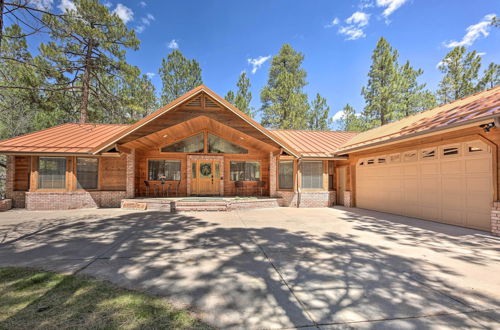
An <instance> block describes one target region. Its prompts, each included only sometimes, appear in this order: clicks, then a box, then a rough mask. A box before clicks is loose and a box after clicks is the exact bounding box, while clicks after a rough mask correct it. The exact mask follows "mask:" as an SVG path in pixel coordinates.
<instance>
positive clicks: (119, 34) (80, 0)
mask: <svg viewBox="0 0 500 330" xmlns="http://www.w3.org/2000/svg"><path fill="white" fill-rule="evenodd" d="M73 4H74V6H75V9H74V10H73V9H68V10H67V11H66V13H65V15H64V16H62V17H59V16H53V15H47V14H46V15H44V16H43V18H42V19H43V21H44V23H45V24H46V25H47V26H48V27H49V28H50V37H51V39H52V41H49V42H47V43H46V44H41V46H40V53H41V54H42V56H43V57H44V59H45V60H46V61H48V63H49V64H48V66H50V67H51V68H52V80H55V81H57V86H54V88H59V89H60V90H63V91H64V90H65V91H71V92H72V93H73V94H74V95H73V96H76V98H77V99H78V107H79V109H80V122H81V123H85V122H87V121H88V120H89V119H90V120H95V118H93V116H92V115H93V113H89V110H91V109H89V104H91V99H92V98H93V97H96V98H98V100H96V103H98V104H99V106H100V107H103V106H109V107H111V106H112V105H111V104H109V102H108V100H109V99H110V97H111V96H112V95H109V94H108V93H106V92H105V91H106V84H105V82H104V81H103V79H102V77H106V76H118V77H124V76H126V75H127V74H133V72H134V68H133V67H131V66H130V65H128V64H127V62H126V61H125V49H126V48H131V49H137V48H138V46H139V40H138V39H137V38H136V36H135V33H134V31H133V30H129V29H128V28H127V27H126V26H125V24H124V23H123V21H122V20H121V19H120V18H119V17H118V16H117V15H115V14H112V13H111V12H110V11H109V8H108V7H106V6H104V5H102V4H100V3H99V1H98V0H74V1H73Z"/></svg>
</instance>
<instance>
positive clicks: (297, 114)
mask: <svg viewBox="0 0 500 330" xmlns="http://www.w3.org/2000/svg"><path fill="white" fill-rule="evenodd" d="M303 60H304V55H303V54H302V53H300V52H297V51H295V50H294V49H293V48H292V46H290V45H288V44H285V45H283V46H282V47H281V49H280V51H279V53H278V55H276V56H274V57H273V59H272V61H271V68H270V69H269V78H268V81H267V85H266V86H265V87H264V88H263V89H262V91H261V94H260V99H261V102H262V111H263V117H262V123H263V125H265V126H268V127H272V128H284V129H306V128H307V120H308V110H309V103H308V100H307V95H306V94H305V93H304V91H303V88H304V86H306V85H307V82H306V76H307V74H306V71H305V70H304V69H303V68H301V65H302V61H303Z"/></svg>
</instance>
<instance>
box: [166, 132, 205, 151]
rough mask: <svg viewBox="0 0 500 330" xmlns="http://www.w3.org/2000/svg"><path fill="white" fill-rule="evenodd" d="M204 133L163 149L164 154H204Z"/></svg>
mask: <svg viewBox="0 0 500 330" xmlns="http://www.w3.org/2000/svg"><path fill="white" fill-rule="evenodd" d="M203 140H204V139H203V133H200V134H196V135H193V136H191V137H188V138H186V139H184V140H181V141H179V142H175V143H173V144H171V145H168V146H166V147H163V148H161V151H162V152H192V153H200V152H204V149H205V148H204V142H203Z"/></svg>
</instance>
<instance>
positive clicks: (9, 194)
mask: <svg viewBox="0 0 500 330" xmlns="http://www.w3.org/2000/svg"><path fill="white" fill-rule="evenodd" d="M15 172H16V163H15V158H14V156H7V171H6V174H7V178H6V181H5V197H6V198H14V174H15Z"/></svg>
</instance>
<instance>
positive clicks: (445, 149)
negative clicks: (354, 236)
mask: <svg viewBox="0 0 500 330" xmlns="http://www.w3.org/2000/svg"><path fill="white" fill-rule="evenodd" d="M492 168H493V158H492V148H491V147H490V146H489V145H488V144H487V143H485V142H484V141H482V140H479V139H478V140H473V141H467V142H457V143H451V144H450V143H447V144H442V145H435V146H426V147H422V148H415V149H406V150H401V151H400V152H394V153H387V154H383V155H376V156H371V157H363V158H361V159H359V160H358V161H357V163H356V196H357V197H356V204H357V207H360V208H366V209H372V210H377V211H381V212H388V213H394V214H400V215H405V216H410V217H415V218H421V219H426V220H432V221H438V222H443V223H448V224H453V225H458V226H463V227H469V228H474V229H479V230H486V231H489V230H490V226H491V224H490V223H491V203H492V201H493V191H494V186H493V182H494V180H493V170H492Z"/></svg>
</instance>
